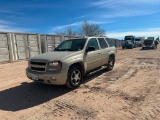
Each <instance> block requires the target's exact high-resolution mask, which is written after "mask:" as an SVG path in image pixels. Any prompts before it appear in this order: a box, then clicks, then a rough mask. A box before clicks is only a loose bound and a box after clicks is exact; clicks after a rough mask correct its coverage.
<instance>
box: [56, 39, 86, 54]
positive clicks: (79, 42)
mask: <svg viewBox="0 0 160 120" xmlns="http://www.w3.org/2000/svg"><path fill="white" fill-rule="evenodd" d="M85 42H86V39H85V38H84V39H70V40H65V41H63V42H62V43H61V44H59V45H58V47H56V48H55V50H54V51H79V50H82V49H83V47H84V44H85Z"/></svg>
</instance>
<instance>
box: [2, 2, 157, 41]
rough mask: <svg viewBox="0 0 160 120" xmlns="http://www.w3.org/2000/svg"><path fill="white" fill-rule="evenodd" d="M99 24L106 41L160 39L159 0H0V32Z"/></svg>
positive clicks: (53, 30) (51, 30)
mask: <svg viewBox="0 0 160 120" xmlns="http://www.w3.org/2000/svg"><path fill="white" fill-rule="evenodd" d="M84 21H88V22H91V23H95V24H98V25H99V26H100V27H101V28H102V29H104V30H105V31H106V34H107V36H108V37H112V38H119V39H123V37H124V36H125V35H136V36H145V37H148V36H154V37H158V36H160V0H0V31H11V32H34V33H42V34H48V33H50V34H51V33H53V34H54V33H55V32H56V31H58V32H60V31H64V30H65V29H66V28H72V29H75V30H76V29H78V28H79V27H80V26H81V24H82V22H84Z"/></svg>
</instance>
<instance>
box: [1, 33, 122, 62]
mask: <svg viewBox="0 0 160 120" xmlns="http://www.w3.org/2000/svg"><path fill="white" fill-rule="evenodd" d="M71 38H77V37H74V36H61V35H49V34H41V35H40V34H32V33H11V32H0V62H9V61H18V60H27V59H29V58H31V57H32V56H35V55H38V54H41V53H45V52H51V51H52V50H53V49H54V48H55V47H56V46H57V45H59V44H60V43H61V42H62V41H64V40H67V39H71ZM109 39H110V40H112V42H113V44H114V45H115V46H116V47H121V41H120V40H117V39H114V38H109Z"/></svg>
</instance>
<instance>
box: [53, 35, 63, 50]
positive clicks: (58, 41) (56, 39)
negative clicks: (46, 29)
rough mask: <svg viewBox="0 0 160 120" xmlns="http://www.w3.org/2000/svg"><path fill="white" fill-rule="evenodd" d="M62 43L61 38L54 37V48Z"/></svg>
mask: <svg viewBox="0 0 160 120" xmlns="http://www.w3.org/2000/svg"><path fill="white" fill-rule="evenodd" d="M62 41H63V40H62V36H55V44H54V45H55V47H57V46H58V45H59V44H60V43H61V42H62Z"/></svg>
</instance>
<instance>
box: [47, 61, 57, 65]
mask: <svg viewBox="0 0 160 120" xmlns="http://www.w3.org/2000/svg"><path fill="white" fill-rule="evenodd" d="M59 64H60V62H58V61H57V62H50V63H49V66H58V65H59Z"/></svg>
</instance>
